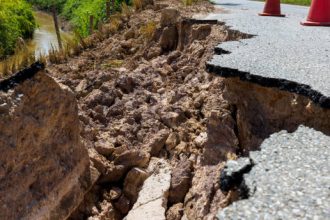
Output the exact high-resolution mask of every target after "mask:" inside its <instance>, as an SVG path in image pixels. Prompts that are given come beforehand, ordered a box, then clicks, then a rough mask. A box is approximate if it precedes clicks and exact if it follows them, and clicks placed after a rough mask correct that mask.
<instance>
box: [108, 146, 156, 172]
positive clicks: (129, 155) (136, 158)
mask: <svg viewBox="0 0 330 220" xmlns="http://www.w3.org/2000/svg"><path fill="white" fill-rule="evenodd" d="M149 159H150V154H149V153H147V152H144V151H140V150H127V151H125V152H124V153H122V154H121V155H119V156H118V157H117V158H116V159H115V160H114V164H115V165H123V166H125V167H126V168H131V167H135V166H136V167H145V166H147V164H148V162H149Z"/></svg>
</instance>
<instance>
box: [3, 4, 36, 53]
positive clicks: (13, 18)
mask: <svg viewBox="0 0 330 220" xmlns="http://www.w3.org/2000/svg"><path fill="white" fill-rule="evenodd" d="M35 26H36V24H35V20H34V17H33V14H32V8H31V6H30V5H29V4H28V3H27V2H26V1H25V0H1V1H0V59H1V58H4V57H5V56H7V55H10V54H12V53H13V52H14V51H15V49H16V46H17V44H16V43H17V41H18V39H19V38H24V39H25V38H29V37H32V34H33V31H34V28H35Z"/></svg>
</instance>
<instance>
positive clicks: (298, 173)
mask: <svg viewBox="0 0 330 220" xmlns="http://www.w3.org/2000/svg"><path fill="white" fill-rule="evenodd" d="M329 143H330V137H329V136H326V135H324V134H323V133H321V132H318V131H315V130H314V129H311V128H307V127H304V126H301V127H299V128H298V129H297V130H296V131H295V132H293V133H291V134H290V133H287V132H286V131H281V132H279V133H275V134H273V135H271V137H270V138H268V139H266V140H265V141H264V142H263V143H262V145H261V151H255V152H250V160H252V161H253V164H254V166H253V167H252V169H251V171H250V172H248V173H246V174H245V175H244V177H243V178H244V183H245V185H246V187H247V188H248V189H249V198H248V199H245V200H240V201H237V202H234V203H233V204H232V205H230V206H229V207H227V208H225V209H224V210H222V211H220V212H219V214H218V217H219V219H235V220H236V219H251V220H254V219H267V220H268V219H320V220H321V219H329V217H330V165H329V164H330V163H329V158H330V148H329ZM227 166H228V164H227ZM229 166H230V165H229ZM236 167H237V166H236Z"/></svg>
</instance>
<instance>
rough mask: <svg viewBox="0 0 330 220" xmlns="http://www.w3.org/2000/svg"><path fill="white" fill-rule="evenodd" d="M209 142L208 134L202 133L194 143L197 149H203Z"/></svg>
mask: <svg viewBox="0 0 330 220" xmlns="http://www.w3.org/2000/svg"><path fill="white" fill-rule="evenodd" d="M206 142H207V133H206V132H202V133H200V134H199V135H198V136H197V137H196V138H195V140H194V143H195V144H196V146H197V147H200V148H203V147H204V146H205V144H206Z"/></svg>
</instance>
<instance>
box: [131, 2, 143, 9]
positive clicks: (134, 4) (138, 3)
mask: <svg viewBox="0 0 330 220" xmlns="http://www.w3.org/2000/svg"><path fill="white" fill-rule="evenodd" d="M132 3H133V7H134V9H135V10H139V9H142V0H133V1H132Z"/></svg>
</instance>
